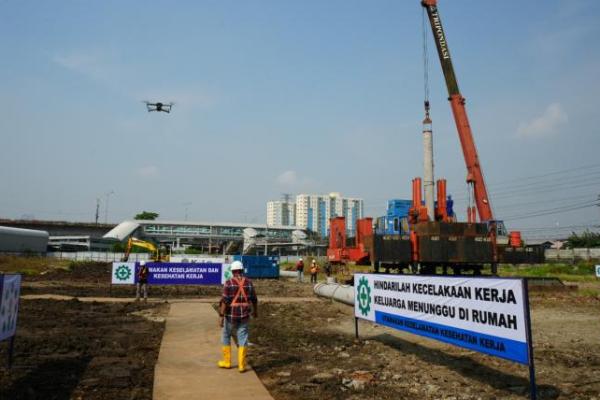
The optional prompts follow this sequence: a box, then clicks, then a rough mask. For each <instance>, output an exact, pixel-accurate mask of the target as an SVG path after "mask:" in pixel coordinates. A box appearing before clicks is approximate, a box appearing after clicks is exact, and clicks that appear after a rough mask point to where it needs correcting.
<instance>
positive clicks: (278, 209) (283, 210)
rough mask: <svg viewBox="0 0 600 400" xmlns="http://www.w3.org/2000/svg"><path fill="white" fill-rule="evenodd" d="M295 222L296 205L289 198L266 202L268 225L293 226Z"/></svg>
mask: <svg viewBox="0 0 600 400" xmlns="http://www.w3.org/2000/svg"><path fill="white" fill-rule="evenodd" d="M295 224H296V205H295V204H294V202H292V201H289V198H287V199H284V200H278V201H269V202H267V225H268V226H294V225H295Z"/></svg>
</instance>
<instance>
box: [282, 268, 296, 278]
mask: <svg viewBox="0 0 600 400" xmlns="http://www.w3.org/2000/svg"><path fill="white" fill-rule="evenodd" d="M279 276H281V277H283V278H297V277H298V271H284V270H279Z"/></svg>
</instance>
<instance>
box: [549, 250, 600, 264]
mask: <svg viewBox="0 0 600 400" xmlns="http://www.w3.org/2000/svg"><path fill="white" fill-rule="evenodd" d="M544 255H545V257H546V261H567V262H574V261H593V260H596V261H598V260H600V248H593V249H561V250H558V249H546V251H545V252H544Z"/></svg>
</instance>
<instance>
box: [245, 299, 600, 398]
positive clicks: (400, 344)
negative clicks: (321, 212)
mask: <svg viewBox="0 0 600 400" xmlns="http://www.w3.org/2000/svg"><path fill="white" fill-rule="evenodd" d="M533 297H534V298H533V299H532V300H533V301H532V303H533V305H532V307H533V310H532V315H533V322H532V323H533V333H534V346H535V349H534V355H535V364H536V369H537V375H536V376H537V381H538V393H539V397H538V398H540V399H600V334H599V332H600V301H599V300H598V299H597V298H585V297H584V298H576V297H575V296H573V295H569V294H560V295H557V296H556V295H555V296H551V297H550V298H548V297H547V296H541V297H538V296H536V295H533ZM359 331H360V336H361V340H358V341H357V340H355V338H354V319H353V310H352V308H350V307H347V306H344V305H340V304H336V303H331V302H330V301H323V302H321V303H318V304H265V305H263V306H262V310H261V315H260V318H259V319H257V320H255V321H254V322H253V326H252V332H251V335H252V338H253V339H254V340H252V341H253V342H254V343H255V347H254V348H253V349H251V352H252V354H251V363H252V365H253V367H254V369H255V370H256V372H257V373H258V375H259V376H260V378H261V380H262V381H263V382H264V384H265V385H266V387H267V388H268V390H269V391H270V392H271V394H272V395H273V396H274V398H275V399H277V400H291V399H353V400H358V399H403V398H413V399H524V398H528V397H529V393H528V385H529V383H528V382H529V381H528V369H527V368H526V367H525V366H522V365H519V364H515V363H511V362H508V361H505V360H502V359H498V358H495V357H490V356H486V355H483V354H480V353H476V352H472V351H469V350H466V349H462V348H458V347H454V346H450V345H445V344H443V343H439V342H435V341H432V340H429V339H425V338H421V337H418V336H415V335H411V334H408V333H403V332H399V331H394V330H392V329H388V328H386V327H382V326H376V325H374V324H371V323H369V322H362V321H361V323H360V324H359Z"/></svg>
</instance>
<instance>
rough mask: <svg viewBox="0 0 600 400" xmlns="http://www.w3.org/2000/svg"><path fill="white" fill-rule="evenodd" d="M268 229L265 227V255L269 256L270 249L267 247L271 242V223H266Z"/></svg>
mask: <svg viewBox="0 0 600 400" xmlns="http://www.w3.org/2000/svg"><path fill="white" fill-rule="evenodd" d="M266 227H267V228H266V229H265V256H267V255H268V254H269V250H268V248H267V246H268V245H267V243H269V224H267V225H266Z"/></svg>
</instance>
